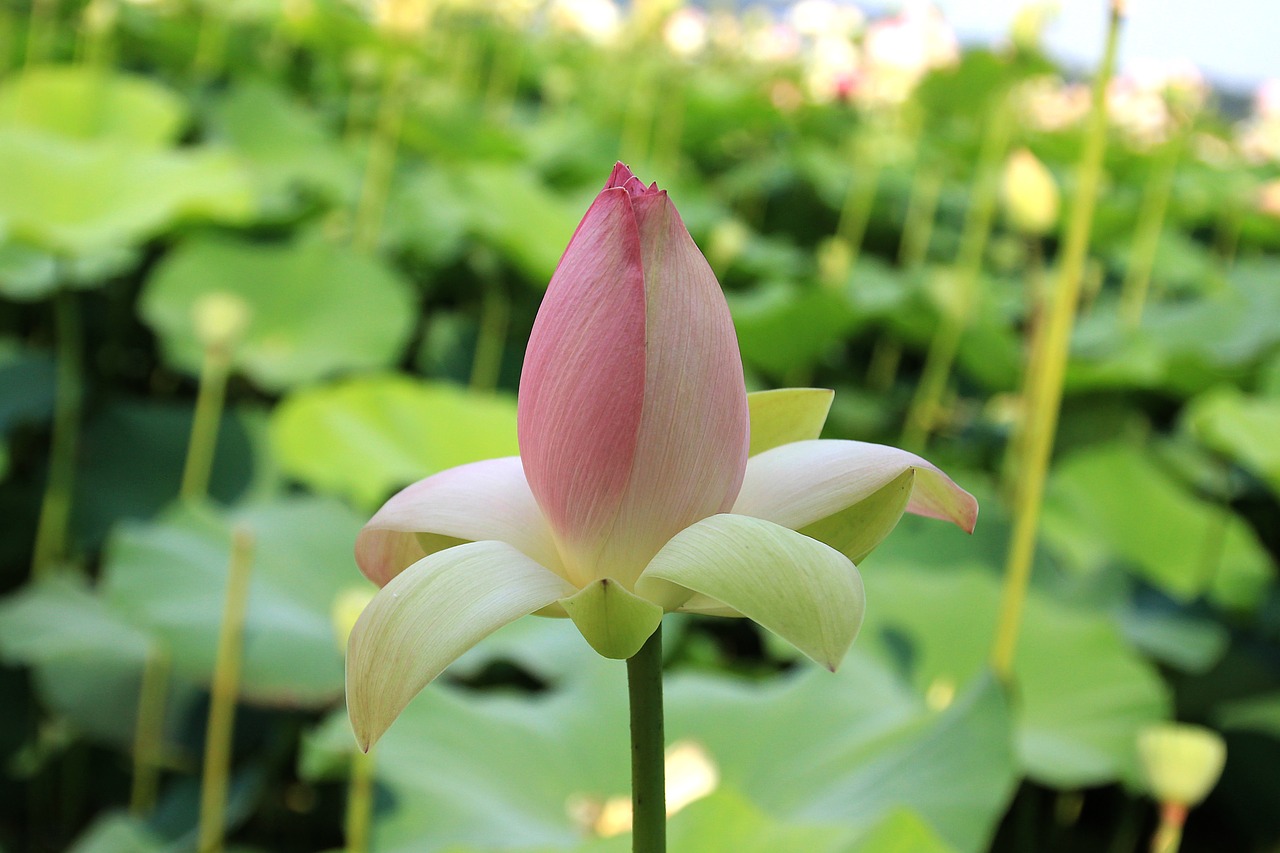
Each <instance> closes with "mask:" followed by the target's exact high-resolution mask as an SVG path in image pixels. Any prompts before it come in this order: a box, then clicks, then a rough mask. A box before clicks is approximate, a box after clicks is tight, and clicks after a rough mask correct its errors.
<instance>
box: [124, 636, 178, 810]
mask: <svg viewBox="0 0 1280 853" xmlns="http://www.w3.org/2000/svg"><path fill="white" fill-rule="evenodd" d="M169 673H170V667H169V653H168V652H166V651H165V650H164V649H162V648H159V647H153V648H152V649H151V654H150V655H148V656H147V663H146V665H145V666H144V667H143V670H142V685H141V688H140V689H139V691H138V719H137V722H136V723H135V724H134V725H135V728H134V734H133V786H132V788H131V790H130V792H129V813H130V814H131V815H133V816H134V817H136V818H143V817H146V816H147V815H148V814H149V813H150V812H151V809H152V808H154V807H155V804H156V791H157V790H158V789H159V787H160V764H161V759H162V758H163V755H162V752H163V743H164V710H165V703H166V701H167V700H168V695H169Z"/></svg>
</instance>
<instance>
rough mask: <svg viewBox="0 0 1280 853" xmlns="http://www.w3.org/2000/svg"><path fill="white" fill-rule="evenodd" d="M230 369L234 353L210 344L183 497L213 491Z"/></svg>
mask: <svg viewBox="0 0 1280 853" xmlns="http://www.w3.org/2000/svg"><path fill="white" fill-rule="evenodd" d="M230 369H231V358H230V352H229V351H228V349H227V348H226V347H223V346H210V347H207V348H206V349H205V354H204V365H203V367H202V368H201V370H200V390H199V391H197V392H196V410H195V415H194V417H193V419H192V422H191V438H190V440H189V442H188V444H187V461H186V464H185V465H184V466H183V469H182V487H181V490H180V494H181V496H182V499H183V500H201V499H203V498H204V497H205V495H207V494H208V492H209V477H210V475H211V474H212V473H213V457H214V452H215V451H216V450H217V447H218V427H219V425H220V424H221V423H222V408H223V404H224V402H225V401H226V395H227V374H228V372H229V371H230Z"/></svg>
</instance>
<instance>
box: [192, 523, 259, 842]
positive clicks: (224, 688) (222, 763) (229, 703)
mask: <svg viewBox="0 0 1280 853" xmlns="http://www.w3.org/2000/svg"><path fill="white" fill-rule="evenodd" d="M253 545H254V542H253V534H252V533H251V532H250V531H249V530H248V529H246V528H244V527H236V528H235V529H234V530H233V531H232V534H231V559H230V562H229V565H228V568H227V598H226V603H225V604H224V605H223V608H222V624H221V625H220V626H219V629H218V654H217V658H216V660H215V662H214V666H213V683H212V685H211V686H210V693H209V722H208V727H207V728H206V730H205V746H204V774H203V777H202V779H201V785H200V827H199V841H198V844H197V848H196V849H197V850H198V851H199V853H219V852H220V851H221V850H222V846H223V835H224V833H225V824H226V810H227V786H228V782H229V778H230V771H231V735H232V733H233V731H234V729H235V715H236V696H237V694H238V693H239V691H240V652H241V648H242V647H243V644H244V618H245V611H246V610H247V609H248V604H249V582H250V580H251V578H252V570H253Z"/></svg>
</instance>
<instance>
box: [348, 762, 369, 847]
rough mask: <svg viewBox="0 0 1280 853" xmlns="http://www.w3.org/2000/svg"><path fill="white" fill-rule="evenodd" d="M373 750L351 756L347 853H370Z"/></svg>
mask: <svg viewBox="0 0 1280 853" xmlns="http://www.w3.org/2000/svg"><path fill="white" fill-rule="evenodd" d="M373 755H374V753H373V750H372V749H370V750H369V751H368V752H361V751H360V750H356V751H355V752H354V753H353V754H352V756H351V777H350V779H349V781H348V786H349V787H348V789H347V815H346V822H347V825H346V832H347V853H369V828H370V826H371V825H372V820H373V775H374V774H373V767H374V764H373Z"/></svg>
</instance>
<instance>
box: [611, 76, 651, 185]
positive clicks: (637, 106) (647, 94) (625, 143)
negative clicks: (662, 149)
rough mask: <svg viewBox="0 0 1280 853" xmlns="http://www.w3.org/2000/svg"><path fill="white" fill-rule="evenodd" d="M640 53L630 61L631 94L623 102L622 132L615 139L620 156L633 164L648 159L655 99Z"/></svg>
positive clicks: (641, 163)
mask: <svg viewBox="0 0 1280 853" xmlns="http://www.w3.org/2000/svg"><path fill="white" fill-rule="evenodd" d="M634 56H635V54H633V57H634ZM642 57H643V54H641V58H639V59H634V60H633V63H632V64H633V66H634V67H635V77H634V78H633V79H634V82H633V83H632V85H631V98H630V100H629V101H628V102H627V112H626V114H625V115H623V117H622V136H621V139H620V140H619V143H618V147H619V150H620V152H621V159H622V160H623V161H624V162H627V163H632V164H639V165H637V168H639V167H640V165H644V164H647V163H648V162H649V159H648V158H649V155H650V153H651V148H652V141H653V124H654V115H655V113H656V112H657V103H656V101H657V99H658V93H657V92H656V91H654V89H655V88H656V86H655V81H654V72H653V70H652V69H651V68H650V67H649V65H648V64H647V63H646V62H645V61H644V59H643V58H642Z"/></svg>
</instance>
